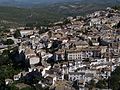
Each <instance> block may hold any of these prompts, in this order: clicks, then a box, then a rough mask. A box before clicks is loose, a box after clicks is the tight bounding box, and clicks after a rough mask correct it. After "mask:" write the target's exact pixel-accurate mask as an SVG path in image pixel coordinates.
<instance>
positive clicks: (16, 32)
mask: <svg viewBox="0 0 120 90" xmlns="http://www.w3.org/2000/svg"><path fill="white" fill-rule="evenodd" d="M14 37H15V38H19V37H21V33H20V30H16V31H15V33H14Z"/></svg>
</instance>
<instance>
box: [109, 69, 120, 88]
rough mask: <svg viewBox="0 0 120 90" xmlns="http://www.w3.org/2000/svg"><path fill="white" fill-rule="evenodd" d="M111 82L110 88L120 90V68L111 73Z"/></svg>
mask: <svg viewBox="0 0 120 90" xmlns="http://www.w3.org/2000/svg"><path fill="white" fill-rule="evenodd" d="M109 82H110V88H112V90H119V88H120V67H117V68H116V69H115V70H114V71H113V72H112V73H111V77H110V78H109Z"/></svg>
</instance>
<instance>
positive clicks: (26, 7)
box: [0, 0, 120, 25]
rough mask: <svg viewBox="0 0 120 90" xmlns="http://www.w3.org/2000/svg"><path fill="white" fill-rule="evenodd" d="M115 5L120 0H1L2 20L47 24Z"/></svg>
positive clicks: (0, 17) (0, 15)
mask: <svg viewBox="0 0 120 90" xmlns="http://www.w3.org/2000/svg"><path fill="white" fill-rule="evenodd" d="M115 5H120V0H0V21H3V20H5V21H9V22H14V23H21V24H25V23H36V22H37V23H40V24H41V25H45V24H48V23H50V22H54V21H58V20H61V19H63V18H65V17H67V16H77V15H86V14H88V13H92V12H94V11H97V10H103V9H105V8H106V7H108V6H110V7H112V6H115Z"/></svg>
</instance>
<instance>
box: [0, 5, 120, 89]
mask: <svg viewBox="0 0 120 90" xmlns="http://www.w3.org/2000/svg"><path fill="white" fill-rule="evenodd" d="M40 29H41V30H46V32H43V33H40V31H41V30H39V29H37V28H36V27H34V28H32V29H31V28H30V27H18V28H10V32H9V33H5V34H6V36H7V37H6V38H4V40H5V39H11V40H13V41H14V43H13V44H12V45H4V44H3V43H0V53H1V54H2V53H3V51H4V50H7V49H8V48H14V47H17V50H18V52H17V53H18V54H13V57H11V58H12V59H13V60H15V59H16V58H18V57H20V56H21V57H20V58H19V61H21V62H24V66H23V67H25V68H26V67H28V68H27V69H26V70H22V71H20V72H19V73H18V74H15V75H14V76H13V78H12V79H11V78H8V79H5V83H6V85H9V84H12V83H14V82H17V81H19V80H21V78H23V77H24V78H27V79H26V80H28V81H30V80H31V78H32V77H39V78H40V79H39V80H38V82H37V84H40V85H41V86H42V88H44V87H49V89H50V90H97V89H95V88H92V89H89V88H90V87H91V83H98V82H99V81H100V80H108V79H109V77H111V73H112V72H113V71H114V70H115V69H116V67H118V66H120V11H118V10H114V9H112V8H109V7H108V8H107V9H106V10H100V11H96V12H94V13H92V14H89V15H87V16H85V17H83V16H76V17H67V18H66V20H65V21H59V22H55V23H53V25H52V26H48V27H45V26H41V27H40ZM16 31H19V33H20V37H17V38H16V37H15V36H14V33H15V32H16ZM1 39H3V38H1ZM1 41H2V40H1ZM12 51H13V50H11V52H12ZM23 60H24V61H23ZM28 77H29V78H28ZM36 81H37V80H36ZM106 85H107V89H106V88H103V89H106V90H110V86H109V80H108V81H107V84H106ZM24 86H28V85H27V84H25V83H23V82H22V83H21V82H20V83H18V84H16V87H18V88H19V89H20V88H22V87H24ZM92 86H94V84H93V85H92ZM98 90H99V89H98Z"/></svg>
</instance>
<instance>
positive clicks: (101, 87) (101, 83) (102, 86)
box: [96, 80, 108, 89]
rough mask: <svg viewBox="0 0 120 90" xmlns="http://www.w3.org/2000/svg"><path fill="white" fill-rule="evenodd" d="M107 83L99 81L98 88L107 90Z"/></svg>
mask: <svg viewBox="0 0 120 90" xmlns="http://www.w3.org/2000/svg"><path fill="white" fill-rule="evenodd" d="M107 85H108V83H107V81H106V80H99V81H98V82H97V83H96V87H97V88H100V89H105V88H107Z"/></svg>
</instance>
